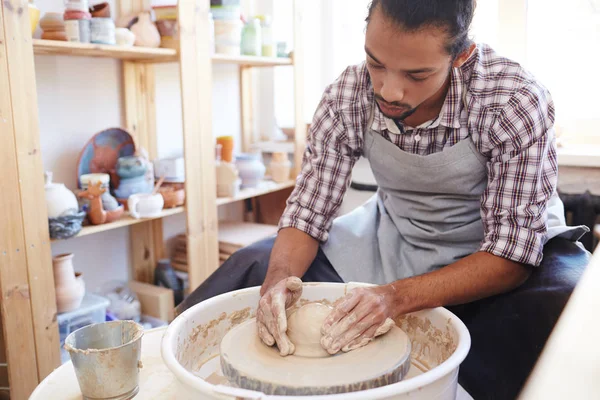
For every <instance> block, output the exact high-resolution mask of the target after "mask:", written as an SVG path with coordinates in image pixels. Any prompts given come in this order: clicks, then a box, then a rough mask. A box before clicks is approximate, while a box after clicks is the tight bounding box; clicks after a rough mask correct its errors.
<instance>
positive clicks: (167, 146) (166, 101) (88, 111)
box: [34, 0, 273, 291]
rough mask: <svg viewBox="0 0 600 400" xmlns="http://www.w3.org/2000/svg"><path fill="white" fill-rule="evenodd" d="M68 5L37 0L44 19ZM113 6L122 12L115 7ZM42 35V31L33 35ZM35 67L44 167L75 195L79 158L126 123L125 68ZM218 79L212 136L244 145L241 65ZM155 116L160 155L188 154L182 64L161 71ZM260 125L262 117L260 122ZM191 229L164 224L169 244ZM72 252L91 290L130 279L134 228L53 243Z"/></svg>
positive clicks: (57, 62) (171, 221) (68, 60)
mask: <svg viewBox="0 0 600 400" xmlns="http://www.w3.org/2000/svg"><path fill="white" fill-rule="evenodd" d="M62 4H63V2H62V0H36V5H37V6H38V7H39V8H40V10H41V12H42V15H43V14H44V13H45V12H48V11H55V12H60V11H62V10H63V6H62ZM111 6H112V7H113V9H115V8H114V6H115V3H114V1H111ZM39 35H40V32H39V29H38V32H36V34H35V35H34V37H39ZM35 62H36V80H37V87H38V106H39V116H40V136H41V148H42V158H43V162H44V168H45V169H46V170H51V171H52V172H53V174H54V180H55V181H56V182H63V183H65V184H66V185H67V187H69V188H70V189H74V188H75V187H76V183H77V174H76V165H77V158H78V155H79V152H80V151H81V149H82V148H83V146H84V145H85V144H86V142H87V141H88V140H89V139H90V138H91V137H92V136H93V135H94V134H95V133H97V132H99V131H101V130H103V129H106V128H108V127H114V126H122V125H123V124H124V118H123V113H122V109H123V107H122V106H123V96H122V91H121V86H122V85H121V83H122V67H121V63H120V62H119V61H115V60H105V59H92V58H76V57H62V56H35ZM213 76H214V81H213V99H214V102H213V133H214V135H215V136H216V135H221V134H233V135H235V136H236V137H237V138H238V140H237V142H238V143H239V135H240V113H239V110H240V107H239V101H237V100H236V99H237V98H238V97H237V96H238V94H239V85H238V70H237V68H236V67H235V66H228V65H219V66H215V68H214V73H213ZM258 87H260V84H258ZM271 90H272V89H271ZM256 109H257V110H260V113H261V115H266V116H272V115H273V110H272V106H271V109H269V108H268V104H267V107H263V106H262V105H260V104H259V105H257V107H256ZM156 111H157V113H156V115H157V131H158V148H159V157H171V156H176V155H181V154H182V153H183V136H182V122H181V98H180V87H179V67H178V64H161V65H157V66H156ZM271 118H272V117H271ZM260 120H261V119H260V118H257V124H258V123H259V121H260ZM184 231H185V216H184V215H176V216H173V217H169V218H166V219H165V220H164V237H165V239H166V240H168V239H169V238H172V237H173V236H175V235H176V234H178V233H182V232H184ZM65 252H71V253H74V254H75V259H74V263H75V266H76V269H77V270H78V271H82V272H83V273H84V279H85V281H86V283H87V287H88V290H90V291H94V290H96V289H97V288H98V287H99V285H101V284H102V283H103V282H106V281H108V280H113V279H119V280H125V279H127V278H128V274H129V261H130V252H129V232H128V228H122V229H116V230H111V231H109V232H103V233H100V234H96V235H90V236H85V237H81V238H74V239H70V240H67V241H62V242H58V243H54V244H52V254H53V255H56V254H60V253H65Z"/></svg>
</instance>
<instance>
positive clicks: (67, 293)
mask: <svg viewBox="0 0 600 400" xmlns="http://www.w3.org/2000/svg"><path fill="white" fill-rule="evenodd" d="M52 265H53V270H54V286H55V289H56V307H57V311H58V312H59V313H64V312H68V311H73V310H76V309H77V308H79V306H81V301H82V300H83V296H84V294H85V283H84V281H83V274H81V273H79V272H78V273H75V271H74V270H73V254H71V253H67V254H60V255H58V256H56V257H54V258H53V259H52Z"/></svg>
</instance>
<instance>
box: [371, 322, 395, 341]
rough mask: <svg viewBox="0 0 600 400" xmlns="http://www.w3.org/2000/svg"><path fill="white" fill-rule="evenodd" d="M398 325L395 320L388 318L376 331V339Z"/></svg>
mask: <svg viewBox="0 0 600 400" xmlns="http://www.w3.org/2000/svg"><path fill="white" fill-rule="evenodd" d="M394 325H396V322H394V320H393V319H391V318H387V319H386V320H385V322H384V323H383V324H381V325H380V326H379V327H378V328H377V330H376V331H375V334H374V337H377V336H381V335H384V334H386V333H388V332H389V331H390V329H392V327H393V326H394Z"/></svg>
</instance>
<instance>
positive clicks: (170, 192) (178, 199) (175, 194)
mask: <svg viewBox="0 0 600 400" xmlns="http://www.w3.org/2000/svg"><path fill="white" fill-rule="evenodd" d="M158 192H159V193H160V194H161V196H162V197H163V200H164V203H165V205H164V208H173V207H179V206H182V205H183V203H185V189H183V188H181V189H177V188H174V187H172V186H167V187H161V188H160V189H159V191H158Z"/></svg>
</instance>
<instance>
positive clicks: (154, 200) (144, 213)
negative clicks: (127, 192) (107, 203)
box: [127, 193, 165, 219]
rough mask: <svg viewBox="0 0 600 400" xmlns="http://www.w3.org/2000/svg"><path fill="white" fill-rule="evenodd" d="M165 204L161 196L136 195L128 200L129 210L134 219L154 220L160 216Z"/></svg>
mask: <svg viewBox="0 0 600 400" xmlns="http://www.w3.org/2000/svg"><path fill="white" fill-rule="evenodd" d="M164 205H165V202H164V200H163V197H162V195H161V194H146V193H140V194H134V195H131V196H129V199H127V208H128V209H129V214H131V216H132V217H133V218H137V219H139V218H154V217H158V216H159V215H160V212H161V210H162V209H163V207H164Z"/></svg>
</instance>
